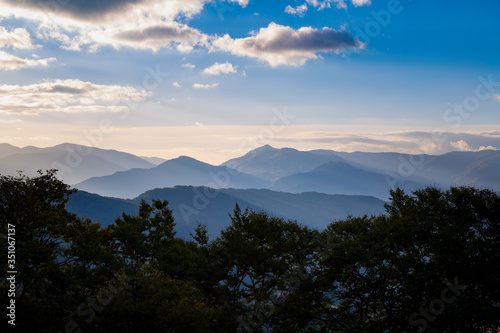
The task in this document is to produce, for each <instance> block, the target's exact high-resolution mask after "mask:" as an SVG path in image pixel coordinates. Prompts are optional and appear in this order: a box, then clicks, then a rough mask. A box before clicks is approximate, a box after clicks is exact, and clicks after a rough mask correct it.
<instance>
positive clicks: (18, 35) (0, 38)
mask: <svg viewBox="0 0 500 333" xmlns="http://www.w3.org/2000/svg"><path fill="white" fill-rule="evenodd" d="M7 47H8V48H12V49H18V50H32V49H34V48H37V47H40V46H39V45H35V43H34V41H33V40H32V39H31V36H30V34H29V32H28V30H26V29H23V28H17V29H13V30H10V31H9V30H7V29H6V28H5V27H2V26H0V48H7Z"/></svg>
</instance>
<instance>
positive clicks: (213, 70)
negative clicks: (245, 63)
mask: <svg viewBox="0 0 500 333" xmlns="http://www.w3.org/2000/svg"><path fill="white" fill-rule="evenodd" d="M236 68H238V66H236V67H235V66H233V64H231V63H229V62H226V63H223V64H220V63H218V62H216V63H215V64H213V65H212V66H210V67H207V68H205V69H204V70H203V72H202V73H203V74H207V75H220V74H231V73H233V74H234V73H237V70H236Z"/></svg>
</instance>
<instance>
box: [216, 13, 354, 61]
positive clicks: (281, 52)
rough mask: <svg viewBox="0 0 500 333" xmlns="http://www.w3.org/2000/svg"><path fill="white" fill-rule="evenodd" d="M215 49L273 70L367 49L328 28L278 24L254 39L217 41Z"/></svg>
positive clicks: (257, 34) (347, 36) (259, 32)
mask: <svg viewBox="0 0 500 333" xmlns="http://www.w3.org/2000/svg"><path fill="white" fill-rule="evenodd" d="M213 45H214V47H215V48H216V49H219V50H223V51H227V52H231V53H232V54H234V55H239V56H247V57H252V58H257V59H259V60H263V61H266V62H267V63H268V64H269V65H270V66H271V67H277V66H280V65H291V66H298V65H303V64H304V63H305V62H306V61H307V60H309V59H317V58H318V55H317V54H318V53H320V52H341V51H342V50H347V49H361V48H363V47H364V44H363V43H361V42H360V41H359V40H357V39H356V38H354V37H353V36H352V35H351V34H350V33H349V32H347V31H337V30H334V29H331V28H326V27H325V28H323V29H314V28H311V27H302V28H300V29H298V30H295V29H293V28H291V27H287V26H283V25H279V24H276V23H274V22H272V23H270V24H269V26H268V27H267V28H261V29H260V30H259V31H258V32H257V33H255V34H253V35H252V36H251V37H247V38H238V39H233V38H231V37H230V36H229V35H224V36H223V37H219V38H217V39H216V40H214V41H213Z"/></svg>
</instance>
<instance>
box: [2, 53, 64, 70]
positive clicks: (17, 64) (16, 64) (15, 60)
mask: <svg viewBox="0 0 500 333" xmlns="http://www.w3.org/2000/svg"><path fill="white" fill-rule="evenodd" d="M53 61H56V59H55V58H47V59H25V58H19V57H16V56H15V55H12V54H9V53H7V52H4V51H0V70H4V71H15V70H19V69H23V68H28V67H38V66H41V67H47V66H48V65H49V63H51V62H53Z"/></svg>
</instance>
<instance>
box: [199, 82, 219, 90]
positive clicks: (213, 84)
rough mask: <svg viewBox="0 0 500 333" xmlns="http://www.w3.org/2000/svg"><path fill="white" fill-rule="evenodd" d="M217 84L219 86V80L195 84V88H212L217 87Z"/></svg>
mask: <svg viewBox="0 0 500 333" xmlns="http://www.w3.org/2000/svg"><path fill="white" fill-rule="evenodd" d="M217 86H219V82H217V83H212V84H201V83H195V84H193V88H196V89H210V88H215V87H217Z"/></svg>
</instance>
